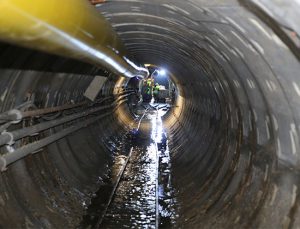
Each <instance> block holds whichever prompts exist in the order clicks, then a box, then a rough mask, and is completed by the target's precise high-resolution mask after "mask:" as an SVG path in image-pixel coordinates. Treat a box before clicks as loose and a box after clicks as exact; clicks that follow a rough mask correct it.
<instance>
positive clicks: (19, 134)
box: [0, 95, 128, 146]
mask: <svg viewBox="0 0 300 229" xmlns="http://www.w3.org/2000/svg"><path fill="white" fill-rule="evenodd" d="M127 96H128V95H125V96H121V97H120V98H119V99H118V100H116V101H115V102H113V103H112V104H110V105H106V106H102V107H97V108H92V109H89V110H87V111H83V112H80V113H77V114H74V115H69V116H66V117H63V118H60V119H56V120H52V121H47V122H43V123H40V124H37V125H34V126H29V127H25V128H22V129H19V130H15V131H11V132H3V133H2V134H1V135H0V146H3V145H5V144H9V145H11V144H13V143H14V142H15V141H16V140H18V139H21V138H24V137H27V136H30V135H33V134H36V133H39V132H41V131H44V130H47V129H49V128H51V127H55V126H58V125H61V124H64V123H67V122H70V121H74V120H76V119H78V118H81V117H84V116H87V115H90V114H93V113H96V112H99V111H102V110H105V109H108V108H111V107H113V106H115V105H117V104H118V103H123V102H124V101H126V99H125V100H122V99H123V98H125V97H127Z"/></svg>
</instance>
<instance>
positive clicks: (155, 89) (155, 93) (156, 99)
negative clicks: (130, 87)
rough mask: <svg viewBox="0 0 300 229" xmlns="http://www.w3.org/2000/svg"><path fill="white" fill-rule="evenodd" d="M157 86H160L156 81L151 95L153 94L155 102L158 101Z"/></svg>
mask: <svg viewBox="0 0 300 229" xmlns="http://www.w3.org/2000/svg"><path fill="white" fill-rule="evenodd" d="M159 88H160V86H159V84H158V83H156V84H155V87H154V88H153V96H154V100H155V102H157V101H158V92H159Z"/></svg>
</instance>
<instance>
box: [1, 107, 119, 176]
mask: <svg viewBox="0 0 300 229" xmlns="http://www.w3.org/2000/svg"><path fill="white" fill-rule="evenodd" d="M112 112H113V111H111V112H107V113H105V114H103V115H100V116H97V117H94V118H90V119H88V120H85V121H83V122H80V123H78V124H76V125H74V126H71V127H68V128H66V129H64V130H62V131H59V132H58V133H56V134H53V135H51V136H49V137H46V138H43V139H42V140H39V141H36V142H33V143H30V144H27V145H25V146H23V147H21V148H19V149H17V150H15V151H13V152H11V153H8V154H5V155H3V156H0V171H1V172H3V171H5V170H6V167H7V166H8V165H10V164H12V163H14V162H16V161H18V160H20V159H22V158H24V157H26V156H27V155H29V154H33V153H36V152H37V151H38V150H40V149H42V148H43V147H45V146H47V145H49V144H51V143H53V142H55V141H57V140H59V139H61V138H63V137H65V136H67V135H69V134H71V133H73V132H75V131H78V130H79V129H81V128H84V127H86V126H88V125H91V124H92V123H94V122H96V121H98V120H99V119H101V118H103V117H105V116H108V115H110V114H111V113H112Z"/></svg>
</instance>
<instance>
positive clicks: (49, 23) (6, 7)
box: [0, 0, 148, 77]
mask: <svg viewBox="0 0 300 229" xmlns="http://www.w3.org/2000/svg"><path fill="white" fill-rule="evenodd" d="M0 12H1V13H0V40H3V41H5V42H9V43H13V44H16V45H20V46H24V47H28V48H32V49H37V50H41V51H45V52H48V53H52V54H57V55H61V56H65V57H70V58H75V59H78V60H81V61H84V62H88V63H90V64H93V65H96V66H99V67H106V68H107V69H108V70H110V71H113V72H114V73H116V74H121V75H123V76H127V77H133V76H136V75H138V76H142V77H145V76H147V75H148V70H147V69H146V68H144V67H138V66H136V65H135V64H134V63H133V62H131V61H129V60H128V59H127V58H126V50H125V48H124V46H123V44H122V42H121V41H120V39H119V38H118V36H117V34H116V33H115V32H114V30H113V29H112V28H111V26H110V24H109V23H108V22H107V21H106V20H105V19H104V17H102V16H101V15H100V13H99V12H97V10H96V9H95V8H94V7H93V6H92V5H90V3H89V2H88V1H87V0H49V1H43V0H0Z"/></svg>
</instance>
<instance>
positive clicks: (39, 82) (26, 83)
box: [0, 0, 300, 228]
mask: <svg viewBox="0 0 300 229" xmlns="http://www.w3.org/2000/svg"><path fill="white" fill-rule="evenodd" d="M97 8H98V10H99V13H100V12H101V13H102V14H103V15H104V17H106V18H107V19H108V20H109V21H110V22H111V24H112V25H113V27H114V28H115V30H116V31H117V33H118V34H119V36H120V38H121V39H122V41H123V42H124V44H125V46H126V47H127V49H128V50H129V52H130V53H131V54H132V55H133V56H134V57H135V59H136V60H138V61H139V63H150V64H154V65H157V66H162V67H165V68H166V69H168V71H169V72H171V73H172V74H173V79H172V80H173V81H174V82H175V83H176V86H177V88H178V92H179V93H178V96H177V100H176V106H175V107H173V109H172V110H171V111H170V112H169V113H168V114H167V115H166V117H165V118H164V125H165V128H166V130H167V132H168V135H169V141H170V152H171V157H172V165H173V168H172V173H173V174H172V175H173V181H174V183H175V187H176V189H177V190H178V191H177V194H176V197H177V200H178V218H177V219H176V223H177V225H175V227H179V226H182V227H184V228H232V227H233V228H241V227H242V228H247V227H253V228H256V227H259V228H282V227H284V228H288V227H291V228H293V227H294V228H296V227H297V226H299V225H300V222H299V136H298V132H299V121H300V119H299V118H300V116H299V115H300V111H299V107H300V106H299V105H300V104H299V103H300V100H299V96H300V81H299V70H300V65H299V61H298V60H297V58H296V57H295V56H294V54H293V53H292V52H291V50H290V48H291V47H289V48H288V47H287V45H286V44H285V43H284V42H283V41H282V40H281V39H280V38H279V36H278V35H276V34H275V33H274V32H273V31H272V30H271V29H270V28H269V27H268V26H267V25H266V24H265V23H264V22H263V21H262V20H261V19H259V18H258V17H257V16H255V15H254V14H253V13H251V12H250V11H248V10H247V9H246V8H245V7H244V6H242V5H240V4H239V3H238V2H236V1H234V0H232V1H228V2H227V3H224V1H213V2H211V1H196V0H194V1H184V2H183V1H177V0H175V1H172V2H171V3H170V2H168V1H153V2H151V3H149V2H148V1H110V2H107V3H104V4H102V5H98V6H97ZM294 52H295V50H294ZM0 58H1V66H2V69H1V73H0V77H1V78H0V79H1V81H0V83H1V87H0V88H1V93H0V95H1V97H0V99H1V109H2V111H7V110H9V109H12V108H14V107H16V106H18V105H20V104H23V103H24V102H25V101H28V100H34V104H35V105H36V106H38V107H51V106H58V105H62V104H65V103H77V102H81V101H83V100H84V97H83V92H84V91H85V89H86V88H87V87H88V85H89V83H90V82H91V80H92V79H93V75H98V74H101V75H103V74H104V75H109V80H108V81H107V83H106V84H105V85H104V88H103V90H102V96H109V95H112V94H113V90H114V88H115V86H116V83H117V87H121V86H125V85H126V80H123V81H122V83H120V82H121V81H118V78H117V77H116V76H114V75H112V74H108V73H107V72H103V71H101V70H99V69H97V68H94V67H91V66H89V65H87V64H81V63H78V62H75V61H71V60H67V59H63V58H61V57H56V56H49V55H45V54H41V53H37V52H33V51H29V50H25V49H21V48H17V47H13V46H8V45H6V44H3V45H1V56H0ZM115 91H116V90H115ZM27 109H29V107H27ZM48 118H49V117H48ZM131 120H132V117H131V116H130V113H129V112H128V108H127V106H126V105H124V104H123V105H122V106H121V107H120V109H118V110H117V112H115V113H114V115H109V116H106V117H104V118H103V119H101V120H99V121H97V122H96V124H95V125H91V126H88V127H87V128H84V129H81V130H79V131H77V132H75V133H73V134H72V135H69V136H67V137H65V138H63V139H61V140H59V141H57V142H55V143H53V144H51V145H49V146H48V147H46V148H44V149H43V151H42V152H41V153H37V154H35V155H31V156H29V157H27V158H25V159H23V160H20V161H18V162H16V163H14V164H12V165H11V166H10V167H8V169H7V171H5V172H3V173H1V175H0V184H1V185H0V222H1V223H0V225H1V226H2V227H5V226H10V227H21V226H23V227H26V226H27V227H53V228H58V227H61V225H65V224H66V223H67V224H68V225H69V226H70V227H72V226H74V225H76V224H77V223H78V219H79V218H80V216H81V215H82V213H83V211H84V207H85V205H86V204H88V202H89V200H90V198H91V196H92V193H93V192H95V191H96V190H97V187H98V186H99V183H101V181H100V180H99V177H103V176H104V174H106V172H107V170H108V165H109V163H110V161H111V159H112V157H113V152H114V151H115V150H116V148H117V147H118V142H119V140H120V139H121V137H122V134H123V133H124V131H125V129H126V127H127V125H129V123H130V121H131ZM32 122H34V120H33V121H32ZM32 124H34V123H30V122H21V123H19V124H17V125H24V126H29V125H32ZM11 128H14V127H13V126H12V127H11ZM59 128H60V127H56V128H52V129H51V130H50V132H55V131H58V130H59ZM43 134H45V135H47V134H49V132H47V131H45V132H43ZM39 137H40V135H38V136H30V137H29V138H26V139H23V140H21V141H17V142H16V144H17V145H21V144H24V143H25V142H28V141H29V142H30V141H35V140H37V139H39ZM12 147H14V146H12ZM3 150H6V151H10V150H12V149H11V147H6V148H5V149H3Z"/></svg>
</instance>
